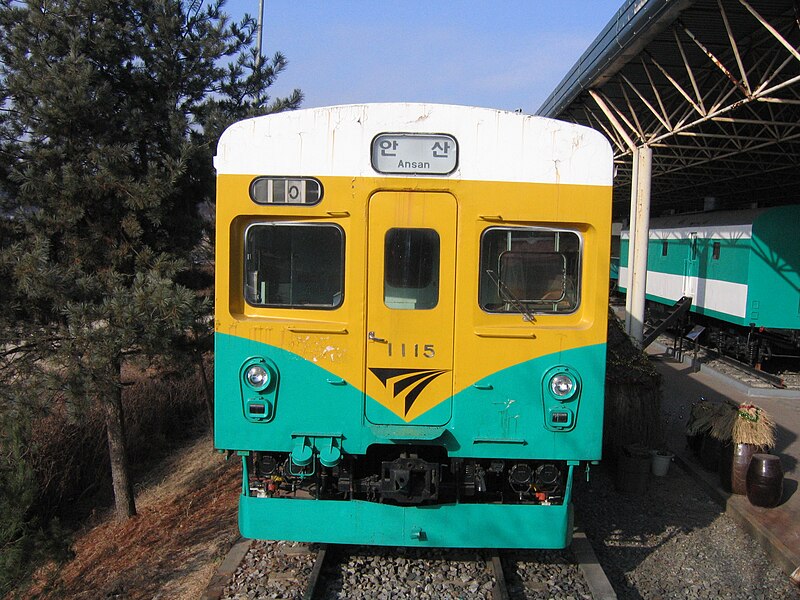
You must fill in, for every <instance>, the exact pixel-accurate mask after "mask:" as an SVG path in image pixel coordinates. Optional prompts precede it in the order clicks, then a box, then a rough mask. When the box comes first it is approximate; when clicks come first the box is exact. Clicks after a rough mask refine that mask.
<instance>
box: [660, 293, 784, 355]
mask: <svg viewBox="0 0 800 600" xmlns="http://www.w3.org/2000/svg"><path fill="white" fill-rule="evenodd" d="M669 308H670V307H668V306H665V305H663V304H657V303H653V302H648V304H647V311H648V319H650V318H653V319H657V318H661V317H662V316H663V314H664V313H665V312H666V311H668V310H669ZM697 325H700V326H702V327H703V328H704V331H703V333H702V335H701V336H700V338H699V340H698V341H699V342H700V343H701V344H702V345H704V346H706V347H708V348H710V349H712V350H716V351H718V352H720V353H721V354H723V355H725V356H728V357H730V358H733V359H735V360H737V361H739V362H741V363H744V364H746V365H748V366H750V367H753V368H755V369H764V370H766V371H772V370H779V369H782V368H786V366H787V361H788V364H789V365H791V366H790V368H791V369H792V370H796V369H797V368H798V367H800V363H798V360H800V331H798V330H794V329H768V328H765V327H756V326H750V327H743V326H738V325H733V324H731V323H726V322H724V321H720V320H719V319H713V318H711V317H707V316H705V315H701V314H697V313H693V312H692V313H689V314H688V315H687V316H686V317H685V319H684V320H683V321H681V322H679V323H678V324H677V326H676V327H675V328H674V330H673V333H675V334H680V335H681V336H682V337H683V336H685V335H686V334H688V333H689V332H690V331H691V330H692V329H693V328H694V327H695V326H697Z"/></svg>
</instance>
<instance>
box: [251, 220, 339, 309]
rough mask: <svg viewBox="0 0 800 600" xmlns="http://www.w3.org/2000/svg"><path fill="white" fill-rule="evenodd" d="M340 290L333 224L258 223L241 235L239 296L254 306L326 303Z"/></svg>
mask: <svg viewBox="0 0 800 600" xmlns="http://www.w3.org/2000/svg"><path fill="white" fill-rule="evenodd" d="M343 292H344V232H343V231H342V230H341V229H340V228H339V227H338V226H336V225H306V224H297V223H268V224H267V223H264V224H261V223H259V224H255V225H251V226H250V227H249V228H248V229H247V234H246V236H245V299H246V300H247V302H248V303H250V304H252V305H255V306H274V307H285V308H322V309H331V308H336V307H337V306H339V305H341V303H342V297H343Z"/></svg>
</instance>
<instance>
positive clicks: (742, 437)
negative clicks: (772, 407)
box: [731, 404, 775, 448]
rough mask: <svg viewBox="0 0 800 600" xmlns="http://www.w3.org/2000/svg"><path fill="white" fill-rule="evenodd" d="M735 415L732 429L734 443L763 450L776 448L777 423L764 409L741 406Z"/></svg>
mask: <svg viewBox="0 0 800 600" xmlns="http://www.w3.org/2000/svg"><path fill="white" fill-rule="evenodd" d="M734 415H736V416H735V417H734V423H733V426H732V428H731V437H732V439H733V441H734V443H736V444H752V445H754V446H761V447H762V448H772V447H774V446H775V423H774V422H773V421H772V418H771V417H770V416H769V414H768V413H767V412H766V411H765V410H764V409H763V408H761V407H759V406H756V405H754V404H740V405H739V408H738V410H736V411H734Z"/></svg>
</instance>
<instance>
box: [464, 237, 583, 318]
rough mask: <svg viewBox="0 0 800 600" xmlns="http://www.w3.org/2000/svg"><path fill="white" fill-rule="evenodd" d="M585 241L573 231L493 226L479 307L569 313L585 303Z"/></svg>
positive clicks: (484, 247)
mask: <svg viewBox="0 0 800 600" xmlns="http://www.w3.org/2000/svg"><path fill="white" fill-rule="evenodd" d="M580 259H581V240H580V237H579V236H578V234H577V233H575V232H573V231H553V230H547V229H531V228H491V229H488V230H487V231H485V232H484V234H483V238H482V239H481V274H480V289H479V292H478V294H479V303H480V306H481V308H482V309H483V310H485V311H487V312H497V313H526V312H528V311H530V312H537V313H569V312H573V311H574V310H575V309H576V308H577V307H578V303H579V300H580V262H581V260H580Z"/></svg>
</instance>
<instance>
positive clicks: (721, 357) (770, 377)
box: [661, 331, 787, 389]
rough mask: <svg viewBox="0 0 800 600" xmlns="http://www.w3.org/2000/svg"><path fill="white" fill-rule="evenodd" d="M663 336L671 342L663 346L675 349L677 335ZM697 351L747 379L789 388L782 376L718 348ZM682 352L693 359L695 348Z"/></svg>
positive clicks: (699, 348)
mask: <svg viewBox="0 0 800 600" xmlns="http://www.w3.org/2000/svg"><path fill="white" fill-rule="evenodd" d="M661 335H662V336H664V338H666V339H667V340H669V342H670V343H669V344H662V345H664V346H666V347H667V348H673V347H674V342H675V334H674V333H673V332H670V331H666V332H664V333H662V334H661ZM697 350H698V352H700V353H702V354H703V355H704V356H705V357H706V358H707V359H708V360H714V361H719V362H721V363H724V364H726V365H728V366H729V367H732V368H733V369H735V370H737V371H739V372H740V373H742V374H743V375H744V376H745V377H751V378H753V379H757V380H759V381H762V382H764V383H768V384H769V385H771V386H773V387H775V388H778V389H785V388H786V387H787V386H786V382H785V381H784V379H783V377H781V376H780V375H774V374H772V373H767V372H766V371H762V370H761V369H756V368H754V367H751V366H750V365H748V364H747V363H743V362H741V361H739V360H736V359H735V358H733V357H731V356H728V355H726V354H723V353H722V352H721V351H720V350H719V349H717V348H711V347H709V346H704V345H703V344H698V345H697ZM682 352H683V355H684V356H687V357H691V356H694V352H695V348H694V346H693V345H692V344H688V345H686V346H685V347H684V348H683V349H682Z"/></svg>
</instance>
